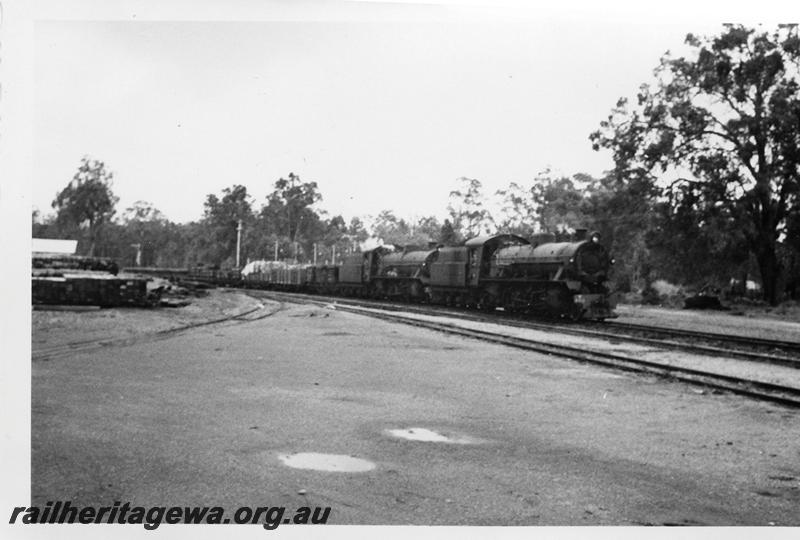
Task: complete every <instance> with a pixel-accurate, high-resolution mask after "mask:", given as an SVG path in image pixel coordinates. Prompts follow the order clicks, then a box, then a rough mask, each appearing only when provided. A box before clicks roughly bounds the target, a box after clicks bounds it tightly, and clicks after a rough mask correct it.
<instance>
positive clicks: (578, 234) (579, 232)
mask: <svg viewBox="0 0 800 540" xmlns="http://www.w3.org/2000/svg"><path fill="white" fill-rule="evenodd" d="M588 232H589V231H588V229H575V234H574V235H573V236H574V237H575V241H576V242H583V241H584V240H586V234H587V233H588Z"/></svg>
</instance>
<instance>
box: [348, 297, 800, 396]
mask: <svg viewBox="0 0 800 540" xmlns="http://www.w3.org/2000/svg"><path fill="white" fill-rule="evenodd" d="M336 309H337V310H340V311H345V312H350V313H356V314H359V315H366V316H369V317H375V318H379V319H383V320H387V321H391V322H400V323H403V324H409V325H411V326H417V327H420V328H425V329H429V330H436V331H439V332H444V333H447V334H453V335H459V336H463V337H470V338H475V339H479V340H481V341H486V342H491V343H497V344H501V345H506V346H510V347H516V348H520V349H524V350H528V351H534V352H538V353H543V354H550V355H554V356H558V357H561V358H569V359H572V360H578V361H581V362H588V363H592V364H599V365H604V366H610V367H614V368H617V369H623V370H626V371H633V372H639V373H649V374H654V375H659V376H662V377H667V378H671V379H676V380H680V381H683V382H687V383H691V384H700V385H703V386H707V387H711V388H716V389H720V390H725V391H729V392H733V393H736V394H740V395H746V396H749V397H753V398H757V399H762V400H767V401H772V402H776V403H780V404H783V405H787V406H791V407H800V388H795V387H791V386H785V385H781V384H775V383H767V382H763V381H755V380H752V379H745V378H741V377H735V376H732V375H724V374H720V373H713V372H709V371H703V370H700V369H694V368H687V367H682V366H675V365H669V364H661V363H658V362H651V361H649V360H642V359H638V358H631V357H628V356H622V355H619V354H613V353H606V352H600V351H591V350H587V349H585V348H579V347H573V346H569V345H555V344H550V343H541V342H537V341H533V340H530V339H526V338H520V337H516V336H508V335H502V334H497V333H494V332H487V331H483V330H477V329H473V328H464V327H461V326H458V325H454V324H451V323H444V322H433V321H423V320H420V319H413V318H409V317H403V316H401V315H397V314H393V313H379V312H375V311H370V310H367V309H360V308H358V307H355V306H342V305H337V306H336Z"/></svg>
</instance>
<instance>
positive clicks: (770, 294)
mask: <svg viewBox="0 0 800 540" xmlns="http://www.w3.org/2000/svg"><path fill="white" fill-rule="evenodd" d="M756 259H758V268H759V270H760V272H761V292H762V294H763V298H764V300H765V301H767V302H769V303H770V305H773V306H775V305H777V304H778V301H779V300H780V291H778V277H779V275H780V265H779V264H778V256H777V254H776V253H775V246H774V244H773V245H770V244H769V243H766V242H765V243H763V244H761V245H759V246H758V249H757V251H756Z"/></svg>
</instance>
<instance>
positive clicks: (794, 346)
mask: <svg viewBox="0 0 800 540" xmlns="http://www.w3.org/2000/svg"><path fill="white" fill-rule="evenodd" d="M264 294H268V295H275V294H279V295H285V296H284V298H286V299H287V300H289V301H291V299H292V298H294V299H297V298H307V299H309V300H319V301H322V302H326V303H336V304H337V305H355V306H365V307H377V308H380V309H384V310H387V311H404V312H411V313H419V314H423V315H444V316H448V317H454V318H458V319H462V320H467V321H475V322H487V323H498V322H502V324H505V325H509V326H514V327H517V328H528V329H532V330H542V331H553V330H556V331H558V332H561V333H564V334H570V335H575V336H584V337H593V338H600V339H605V340H608V341H610V342H614V341H620V340H622V341H625V342H631V343H639V344H642V345H649V346H653V347H659V348H666V349H673V350H680V351H685V352H693V353H700V354H705V355H712V356H718V357H723V358H736V359H741V360H747V361H750V362H760V363H765V364H774V365H781V366H788V367H793V368H797V369H800V343H799V342H792V341H776V340H769V339H762V338H749V337H744V336H735V335H730V334H718V333H710V332H698V331H694V330H680V329H672V328H663V327H657V326H646V325H640V324H632V323H620V322H616V321H615V322H608V321H606V322H603V323H564V322H561V321H542V320H531V319H530V318H525V317H523V316H520V315H510V314H505V313H503V312H501V311H495V312H493V313H485V312H475V311H467V310H463V309H454V308H446V307H442V306H433V305H424V304H396V303H389V302H383V301H377V300H363V299H354V298H342V297H338V296H319V295H307V294H299V293H283V292H280V293H278V292H275V291H270V292H268V293H264Z"/></svg>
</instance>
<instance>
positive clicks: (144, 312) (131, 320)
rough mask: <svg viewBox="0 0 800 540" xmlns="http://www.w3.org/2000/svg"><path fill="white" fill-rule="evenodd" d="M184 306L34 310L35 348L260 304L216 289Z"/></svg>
mask: <svg viewBox="0 0 800 540" xmlns="http://www.w3.org/2000/svg"><path fill="white" fill-rule="evenodd" d="M188 300H189V301H191V304H190V305H188V306H184V307H177V308H172V307H157V308H134V307H120V308H109V309H94V310H76V311H71V310H65V311H62V310H48V309H47V307H46V306H42V309H36V310H34V311H33V313H32V320H31V328H32V334H33V335H32V348H33V350H36V349H38V348H42V347H52V346H56V345H65V344H69V343H80V342H84V341H92V340H98V339H118V338H127V337H134V336H136V335H139V334H151V333H156V332H160V331H163V330H170V329H174V328H178V327H182V326H186V325H189V324H196V323H200V322H205V321H210V320H215V319H220V318H223V317H229V316H231V315H236V314H238V313H243V312H245V311H247V310H249V309H253V308H255V307H257V306H258V305H259V301H258V300H257V299H255V298H253V297H251V296H247V295H246V294H244V293H242V292H240V291H233V290H227V289H215V290H211V291H209V293H208V294H207V295H204V296H200V297H197V296H195V297H190V298H188Z"/></svg>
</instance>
